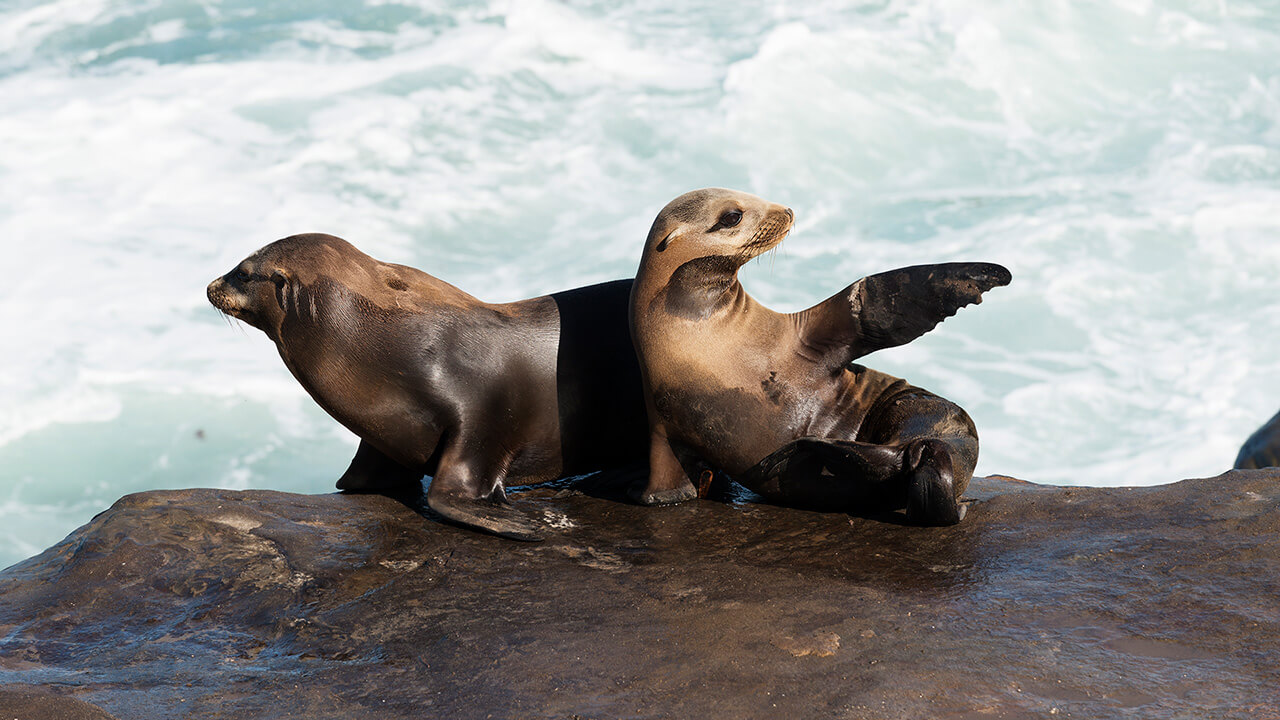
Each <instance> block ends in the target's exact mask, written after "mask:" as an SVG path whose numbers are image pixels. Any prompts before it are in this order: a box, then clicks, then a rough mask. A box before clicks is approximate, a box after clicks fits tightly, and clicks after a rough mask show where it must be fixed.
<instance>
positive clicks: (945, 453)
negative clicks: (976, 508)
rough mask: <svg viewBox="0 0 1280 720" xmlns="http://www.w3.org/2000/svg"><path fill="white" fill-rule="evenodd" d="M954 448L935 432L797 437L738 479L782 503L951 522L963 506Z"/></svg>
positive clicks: (961, 513)
mask: <svg viewBox="0 0 1280 720" xmlns="http://www.w3.org/2000/svg"><path fill="white" fill-rule="evenodd" d="M950 452H951V447H950V446H949V445H948V444H947V443H946V442H944V441H942V440H939V439H934V438H918V439H914V440H910V441H907V442H905V443H895V444H888V445H876V444H872V443H862V442H854V441H850V440H829V439H826V438H800V439H799V440H795V441H793V442H791V443H788V444H787V445H784V446H783V447H782V448H781V449H779V450H777V451H776V452H774V453H772V454H770V455H769V456H768V457H766V458H765V459H764V460H761V461H760V462H759V463H757V464H756V465H755V467H753V468H752V469H751V470H749V471H747V472H746V473H744V474H743V475H742V476H741V477H737V478H735V479H736V480H738V482H740V483H742V484H743V485H746V486H747V487H748V488H750V489H751V490H753V491H755V492H757V493H760V494H761V495H763V496H765V497H766V498H768V499H769V500H771V501H774V502H778V503H781V504H785V505H793V506H799V507H809V508H815V509H822V510H847V511H854V512H885V511H889V510H896V509H900V508H903V507H905V508H906V509H907V519H908V520H910V521H911V522H912V523H914V524H918V525H954V524H956V523H958V522H960V519H961V518H963V517H964V509H963V508H962V507H961V506H960V504H959V502H958V497H957V493H956V492H955V488H956V482H955V476H954V471H953V467H954V465H953V463H952V461H951V455H950Z"/></svg>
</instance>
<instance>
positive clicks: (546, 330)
mask: <svg viewBox="0 0 1280 720" xmlns="http://www.w3.org/2000/svg"><path fill="white" fill-rule="evenodd" d="M630 289H631V281H629V280H617V281H614V282H608V283H603V284H600V285H592V286H589V287H584V288H578V289H575V290H568V291H565V292H560V293H555V294H553V295H547V296H543V297H536V298H533V299H530V300H523V301H520V302H514V303H505V304H489V303H485V302H481V301H480V300H477V299H476V298H474V297H472V296H470V295H468V294H467V293H465V292H463V291H462V290H459V289H458V288H456V287H454V286H452V285H450V284H449V283H446V282H444V281H442V280H438V279H436V278H434V277H432V276H431V275H428V274H427V273H424V272H422V271H420V270H416V269H414V268H411V267H406V266H404V265H394V264H391V263H384V262H380V261H378V260H375V259H374V258H372V257H369V256H368V255H366V254H364V253H363V252H360V251H359V250H357V249H356V248H355V247H354V246H352V245H351V244H350V243H348V242H346V241H345V240H342V239H341V238H337V237H333V236H331V235H320V234H313V235H295V236H292V237H288V238H285V239H283V240H278V241H276V242H274V243H271V244H270V245H267V246H266V247H264V248H262V249H261V250H258V251H257V252H255V253H254V254H252V255H250V256H249V257H247V258H245V259H244V260H243V261H242V262H240V264H238V265H236V267H235V268H233V269H232V270H231V272H229V273H227V274H226V275H224V276H223V277H220V278H218V279H216V280H214V281H213V282H211V283H210V284H209V289H208V295H209V301H210V302H211V303H213V305H214V307H216V308H218V309H219V310H221V311H223V312H224V313H226V314H228V315H231V316H232V317H236V318H239V319H240V320H243V321H245V322H247V323H249V324H250V325H252V326H254V327H256V328H258V329H259V330H262V331H263V332H264V333H266V335H267V337H269V338H271V339H272V340H273V341H274V342H275V344H276V348H277V349H278V350H279V351H280V357H281V358H282V359H283V360H284V363H285V365H286V366H288V368H289V370H290V371H291V372H292V373H293V375H294V377H296V378H297V379H298V381H299V382H300V383H302V386H303V387H304V388H306V390H307V392H308V393H310V394H311V397H313V398H314V399H315V400H316V402H317V403H319V404H320V407H322V408H324V409H325V411H327V412H328V413H329V414H330V415H332V416H333V417H334V418H335V419H336V420H337V421H338V422H340V423H342V424H343V425H345V426H346V427H347V428H348V429H350V430H351V431H352V432H354V433H355V434H356V435H358V436H359V437H360V447H359V449H358V450H357V451H356V455H355V458H354V459H353V460H352V462H351V466H350V467H349V468H348V469H347V471H346V472H345V473H344V474H343V475H342V477H341V479H339V480H338V487H339V488H341V489H343V490H374V489H392V488H395V487H400V486H405V485H411V484H413V483H418V482H419V481H420V480H421V479H422V477H423V476H424V475H430V476H431V478H432V479H431V486H430V489H429V490H428V492H427V504H428V505H429V506H430V507H431V509H432V510H435V511H436V512H438V513H440V514H441V515H443V516H444V517H445V518H447V519H449V520H452V521H454V522H456V523H460V524H462V525H468V526H471V527H476V528H480V529H483V530H487V531H489V532H492V533H495V534H497V535H502V536H504V537H509V538H514V539H517V540H537V539H539V538H540V537H541V534H540V533H539V531H538V527H537V524H536V523H534V522H533V521H531V520H530V519H529V518H527V517H525V516H524V515H523V513H520V512H518V511H517V510H515V509H514V508H512V507H511V506H510V505H508V504H507V503H506V502H505V500H506V494H505V492H504V491H503V488H504V487H505V486H509V485H524V484H530V483H537V482H543V481H547V480H553V479H555V478H558V477H562V476H566V475H576V474H582V473H586V472H590V471H594V470H603V469H609V468H614V467H622V466H625V465H629V464H633V463H634V464H641V463H643V462H644V457H645V428H646V421H645V415H644V402H643V399H642V397H641V394H640V371H639V367H638V366H637V364H636V358H635V352H634V350H633V349H632V346H631V337H630V334H629V331H628V329H627V302H628V298H629V295H630Z"/></svg>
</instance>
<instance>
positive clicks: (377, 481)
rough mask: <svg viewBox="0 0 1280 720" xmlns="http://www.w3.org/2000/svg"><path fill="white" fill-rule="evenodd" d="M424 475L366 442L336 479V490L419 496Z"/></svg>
mask: <svg viewBox="0 0 1280 720" xmlns="http://www.w3.org/2000/svg"><path fill="white" fill-rule="evenodd" d="M425 474H426V473H424V472H423V470H421V469H413V468H407V467H405V466H404V465H401V464H400V463H398V462H396V461H395V460H392V459H391V458H389V457H387V456H386V454H384V453H383V452H382V451H381V450H379V449H377V448H375V447H374V446H372V445H370V444H369V442H368V441H366V440H361V441H360V447H359V448H357V449H356V456H355V457H354V458H352V459H351V465H350V466H349V467H348V468H347V471H346V472H344V473H343V474H342V477H340V478H338V489H339V490H342V491H345V492H404V491H408V490H416V491H417V492H421V491H422V476H423V475H425Z"/></svg>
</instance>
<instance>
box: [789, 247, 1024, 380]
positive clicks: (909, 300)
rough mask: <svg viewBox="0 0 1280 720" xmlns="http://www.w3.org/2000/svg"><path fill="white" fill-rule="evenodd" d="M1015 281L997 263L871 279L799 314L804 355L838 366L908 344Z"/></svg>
mask: <svg viewBox="0 0 1280 720" xmlns="http://www.w3.org/2000/svg"><path fill="white" fill-rule="evenodd" d="M1011 279H1012V275H1010V273H1009V271H1008V270H1007V269H1005V268H1004V267H1002V266H1000V265H996V264H993V263H942V264H939V265H915V266H913V267H905V268H899V269H897V270H890V271H889V272H883V273H879V274H876V275H870V276H868V277H865V278H862V279H861V280H859V281H857V282H855V283H853V284H852V285H850V286H849V287H847V288H845V289H844V290H841V291H840V292H839V293H836V294H835V295H833V296H832V297H830V298H828V299H827V300H825V301H823V302H822V303H819V304H818V305H815V306H813V307H811V308H809V309H808V310H804V311H802V312H799V313H796V314H795V316H794V317H795V318H796V319H797V321H798V323H799V326H800V327H799V331H800V344H801V347H802V351H804V352H806V353H807V354H810V355H811V356H812V358H813V360H815V361H819V362H823V363H826V364H829V365H830V366H831V367H833V368H834V367H840V366H843V365H845V364H848V363H849V362H852V361H853V360H856V359H858V358H860V357H862V356H863V355H868V354H870V353H873V352H875V351H876V350H883V349H885V348H890V347H896V346H898V345H905V344H907V343H909V342H911V341H912V340H915V339H916V338H918V337H920V336H921V335H923V334H925V333H927V332H929V331H930V330H932V329H933V328H934V327H936V326H937V324H938V323H940V322H942V321H943V320H945V319H947V318H948V317H951V316H952V315H954V314H955V313H956V311H957V310H959V309H960V308H962V307H964V306H965V305H969V304H976V303H980V302H982V293H984V292H986V291H988V290H990V289H991V288H993V287H997V286H1000V285H1008V284H1009V281H1010V280H1011Z"/></svg>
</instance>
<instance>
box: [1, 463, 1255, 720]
mask: <svg viewBox="0 0 1280 720" xmlns="http://www.w3.org/2000/svg"><path fill="white" fill-rule="evenodd" d="M969 494H970V496H971V497H972V498H973V499H974V504H973V505H972V507H971V508H970V511H969V516H968V518H967V519H966V520H965V521H964V522H963V523H962V524H961V525H959V526H957V527H953V528H943V529H925V528H914V527H907V526H903V525H899V524H895V523H894V522H892V521H891V519H889V520H886V519H863V518H851V517H849V516H847V515H842V514H834V513H833V514H821V513H812V512H804V511H799V510H793V509H788V508H781V507H774V506H770V505H763V504H756V503H753V502H749V501H742V500H740V499H735V498H734V497H733V496H732V494H731V493H730V494H724V495H722V496H721V497H720V498H719V499H717V500H703V501H698V502H694V503H690V504H687V505H684V506H679V507H674V508H659V509H652V508H642V507H637V506H632V505H629V504H626V503H625V502H623V501H621V499H620V493H619V491H618V488H617V487H613V486H611V484H610V481H609V480H608V479H602V478H599V477H596V478H589V479H587V480H584V481H579V482H578V483H577V484H575V485H565V486H558V487H557V486H543V487H539V488H535V489H532V490H529V491H527V492H524V493H522V494H520V495H519V496H518V498H517V502H518V503H520V504H521V505H522V506H523V507H525V508H526V509H533V510H536V511H538V512H543V513H545V514H546V517H547V518H548V519H549V520H551V521H553V522H554V523H555V524H556V525H559V526H560V528H559V529H558V530H557V532H558V534H557V535H555V536H554V537H552V538H551V539H549V540H548V541H546V542H543V543H539V544H522V543H515V542H511V541H506V540H501V539H498V538H492V537H488V536H484V535H480V534H477V533H474V532H471V531H469V530H465V529H460V528H455V527H451V526H448V525H443V524H441V523H440V522H438V521H437V520H436V519H435V518H434V517H430V516H429V515H428V517H425V518H424V517H423V515H422V514H420V512H419V511H418V509H417V505H416V503H415V502H412V501H410V502H402V501H398V500H396V499H392V498H387V497H382V496H377V495H314V496H304V495H291V494H285V493H278V492H268V491H248V492H235V491H225V490H181V491H155V492H148V493H141V494H137V495H130V496H127V497H125V498H123V499H121V500H120V501H119V502H117V503H116V504H115V505H114V506H112V508H111V509H109V510H107V511H106V512H104V513H102V514H101V515H99V516H98V517H97V518H95V519H94V520H93V521H92V522H90V523H89V524H88V525H86V526H85V527H83V528H81V529H80V530H77V531H76V532H75V533H73V534H72V535H71V536H69V537H68V538H67V539H66V540H64V541H63V542H61V543H59V544H58V545H56V546H54V547H52V548H50V549H49V550H47V551H45V552H44V553H42V554H40V555H38V556H36V557H34V558H31V559H29V560H26V561H24V562H22V563H19V564H18V565H15V566H13V567H11V568H9V569H8V570H5V571H4V572H3V573H0V711H4V712H6V713H9V712H10V711H12V712H13V713H18V712H22V713H25V714H22V715H18V714H5V715H4V717H5V718H9V717H24V718H30V717H41V716H42V715H40V714H39V713H37V714H35V715H32V714H31V713H32V712H34V711H32V710H31V709H30V708H31V707H36V706H39V707H43V708H44V711H43V712H44V713H45V714H44V715H43V717H49V718H53V717H67V718H101V717H106V715H105V713H103V712H101V711H106V712H108V713H110V714H112V715H114V716H116V717H120V718H139V719H145V718H221V717H227V718H231V717H235V718H242V717H273V718H309V719H314V718H362V717H378V718H396V717H405V718H410V717H412V718H421V717H442V718H443V717H449V718H489V717H492V718H564V719H567V718H617V717H628V718H669V717H714V718H770V717H796V718H808V717H840V718H1025V717H1049V716H1054V717H1071V718H1124V717H1132V718H1144V719H1149V718H1175V717H1214V718H1230V717H1241V718H1244V717H1250V718H1272V719H1276V720H1280V473H1277V472H1276V471H1272V470H1259V471H1237V472H1231V473H1228V474H1226V475H1222V476H1220V477H1217V478H1211V479H1201V480H1186V481H1183V482H1180V483H1176V484H1172V485H1165V486H1160V487H1151V488H1059V487H1046V486H1038V485H1032V484H1029V483H1024V482H1020V481H1017V480H1013V479H1010V478H1000V477H992V478H978V479H975V481H974V483H973V485H972V486H971V488H970V492H969ZM39 693H44V694H46V696H47V698H48V701H47V702H34V701H32V700H31V698H32V697H33V695H34V694H39ZM54 698H59V699H57V700H55V699H54ZM21 703H26V704H25V705H24V704H21ZM98 708H100V709H101V711H100V710H99V709H98ZM76 713H79V714H76Z"/></svg>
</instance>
